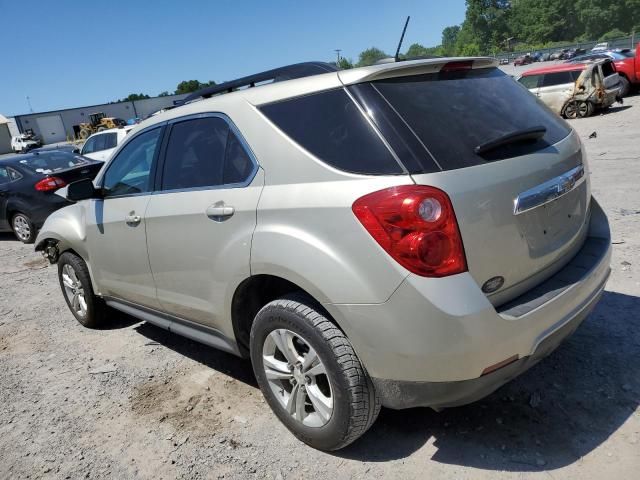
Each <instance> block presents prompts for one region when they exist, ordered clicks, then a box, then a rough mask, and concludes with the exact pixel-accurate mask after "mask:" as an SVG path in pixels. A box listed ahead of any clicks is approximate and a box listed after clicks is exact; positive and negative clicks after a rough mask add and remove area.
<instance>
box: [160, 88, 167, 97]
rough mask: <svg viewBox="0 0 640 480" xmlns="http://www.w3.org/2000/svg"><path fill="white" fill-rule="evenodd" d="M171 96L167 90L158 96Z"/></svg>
mask: <svg viewBox="0 0 640 480" xmlns="http://www.w3.org/2000/svg"><path fill="white" fill-rule="evenodd" d="M169 95H170V93H169V92H167V91H166V90H165V91H164V92H160V93H159V94H158V96H159V97H168V96H169Z"/></svg>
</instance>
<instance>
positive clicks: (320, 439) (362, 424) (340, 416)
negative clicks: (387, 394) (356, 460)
mask: <svg viewBox="0 0 640 480" xmlns="http://www.w3.org/2000/svg"><path fill="white" fill-rule="evenodd" d="M280 329H285V330H288V331H290V332H292V333H293V334H295V335H296V338H298V339H299V338H301V339H302V340H303V341H304V342H306V343H307V344H308V346H309V347H311V348H313V349H314V350H315V352H316V353H317V356H318V358H319V359H320V361H321V362H322V364H323V366H324V367H325V369H326V376H325V378H326V380H327V381H328V385H330V389H331V396H332V399H333V411H332V413H331V416H330V418H329V419H328V420H327V421H326V423H325V424H324V425H322V426H307V425H304V424H303V423H302V422H300V421H299V420H297V419H295V418H294V416H293V415H292V414H290V413H289V412H288V411H287V410H286V409H285V406H284V405H283V403H282V401H281V400H280V399H279V398H277V397H276V395H275V393H274V392H273V390H272V388H271V385H270V384H269V381H268V380H267V376H266V372H265V368H264V362H263V348H264V345H265V341H266V340H267V337H268V336H269V334H271V333H272V332H274V331H275V330H280ZM250 350H251V360H252V363H253V370H254V373H255V375H256V379H257V380H258V385H259V386H260V389H261V390H262V393H263V394H264V396H265V398H266V400H267V402H268V403H269V406H270V407H271V409H272V410H273V411H274V413H275V414H276V416H277V417H278V418H279V419H280V421H281V422H282V423H283V424H284V425H285V426H286V427H287V428H288V429H289V430H290V431H291V432H292V433H293V434H294V435H295V436H296V437H297V438H298V439H299V440H301V441H303V442H304V443H306V444H307V445H310V446H311V447H314V448H317V449H320V450H338V449H340V448H343V447H345V446H347V445H349V444H350V443H351V442H353V441H355V440H356V439H358V438H359V437H360V436H361V435H362V434H364V433H365V432H366V431H367V430H368V429H369V427H371V425H372V424H373V422H374V421H375V420H376V418H377V417H378V414H379V413H380V400H379V397H378V396H377V395H376V392H375V389H374V386H373V383H372V382H371V379H370V378H369V375H368V374H367V372H366V371H365V369H364V367H363V366H362V364H361V363H360V360H359V359H358V357H357V355H356V353H355V351H354V350H353V347H352V346H351V343H350V342H349V340H348V339H347V337H346V336H345V335H344V333H343V332H342V331H341V330H340V329H339V328H338V327H337V326H336V325H335V324H334V323H333V322H332V321H331V320H330V319H328V318H327V317H326V316H325V314H324V313H322V309H321V308H319V307H318V306H317V305H316V303H315V302H314V301H313V300H312V299H310V298H309V297H307V296H305V295H299V294H294V295H289V296H286V297H284V298H281V299H278V300H274V301H272V302H270V303H268V304H267V305H265V306H264V307H263V308H262V309H261V310H260V311H259V312H258V314H257V315H256V317H255V320H254V322H253V326H252V328H251V341H250ZM306 378H308V377H306ZM302 388H303V390H302V391H303V392H305V390H304V387H302ZM307 388H309V387H307ZM325 388H326V387H325ZM303 395H306V397H304V398H305V399H306V400H305V401H308V405H309V407H310V408H311V407H312V403H313V402H311V401H310V400H311V399H310V398H309V396H308V394H305V393H303ZM305 408H306V407H305Z"/></svg>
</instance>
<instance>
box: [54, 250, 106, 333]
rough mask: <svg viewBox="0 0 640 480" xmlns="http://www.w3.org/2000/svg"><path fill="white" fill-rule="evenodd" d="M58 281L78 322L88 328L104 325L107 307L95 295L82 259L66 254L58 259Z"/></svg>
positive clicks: (69, 253)
mask: <svg viewBox="0 0 640 480" xmlns="http://www.w3.org/2000/svg"><path fill="white" fill-rule="evenodd" d="M58 280H59V281H60V287H61V288H62V294H63V295H64V299H65V300H66V302H67V305H68V306H69V309H70V310H71V313H73V316H74V317H76V320H78V322H80V323H81V324H82V325H84V326H85V327H88V328H97V327H100V326H101V325H102V324H103V323H104V317H105V313H106V309H107V306H106V304H105V303H104V301H103V300H102V299H101V298H99V297H97V296H96V295H94V293H93V287H92V285H91V277H90V276H89V270H88V269H87V264H86V263H85V262H84V260H83V259H82V258H80V257H79V256H77V255H75V254H73V253H71V252H64V253H63V254H62V255H60V258H59V259H58Z"/></svg>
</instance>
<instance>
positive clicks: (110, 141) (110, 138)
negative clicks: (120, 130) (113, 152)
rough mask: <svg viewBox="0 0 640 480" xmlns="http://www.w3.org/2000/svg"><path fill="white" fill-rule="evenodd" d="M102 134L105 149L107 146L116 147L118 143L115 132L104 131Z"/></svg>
mask: <svg viewBox="0 0 640 480" xmlns="http://www.w3.org/2000/svg"><path fill="white" fill-rule="evenodd" d="M102 136H103V137H104V145H103V147H104V150H107V149H108V148H116V145H118V134H117V133H115V132H113V133H105V134H103V135H102Z"/></svg>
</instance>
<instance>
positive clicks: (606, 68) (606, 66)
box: [602, 62, 616, 78]
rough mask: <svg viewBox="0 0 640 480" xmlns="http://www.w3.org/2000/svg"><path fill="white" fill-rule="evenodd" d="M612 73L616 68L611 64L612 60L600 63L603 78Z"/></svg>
mask: <svg viewBox="0 0 640 480" xmlns="http://www.w3.org/2000/svg"><path fill="white" fill-rule="evenodd" d="M614 73H616V69H615V67H614V66H613V62H605V63H603V64H602V74H603V75H604V77H605V78H606V77H608V76H609V75H613V74H614Z"/></svg>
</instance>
